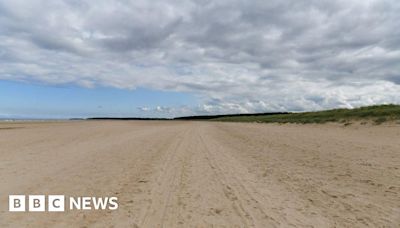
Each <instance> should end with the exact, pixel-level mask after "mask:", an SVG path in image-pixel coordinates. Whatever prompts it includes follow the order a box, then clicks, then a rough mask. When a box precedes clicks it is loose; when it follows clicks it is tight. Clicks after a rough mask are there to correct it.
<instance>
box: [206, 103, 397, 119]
mask: <svg viewBox="0 0 400 228" xmlns="http://www.w3.org/2000/svg"><path fill="white" fill-rule="evenodd" d="M213 120H215V121H231V122H262V123H303V124H305V123H327V122H341V123H345V124H346V123H350V122H351V121H372V122H374V123H375V124H381V123H383V122H386V121H398V120H400V105H393V104H390V105H374V106H367V107H361V108H355V109H333V110H326V111H317V112H302V113H290V114H283V115H282V114H278V115H268V116H234V117H220V118H215V119H213Z"/></svg>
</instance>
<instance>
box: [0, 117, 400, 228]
mask: <svg viewBox="0 0 400 228" xmlns="http://www.w3.org/2000/svg"><path fill="white" fill-rule="evenodd" d="M17 194H24V195H34V194H44V195H65V196H98V197H103V196H116V197H118V203H119V208H118V210H104V211H103V210H89V211H80V210H72V211H69V210H66V211H65V212H58V213H55V212H53V213H52V212H18V213H16V212H9V211H8V196H9V195H17ZM0 227H400V125H399V124H395V123H393V124H384V125H379V126H374V125H371V124H368V125H359V124H353V125H350V126H346V127H344V126H342V125H338V124H337V125H335V124H323V125H295V124H288V125H278V124H256V123H218V122H179V121H164V122H163V121H75V122H73V121H71V122H52V123H45V122H39V123H1V124H0Z"/></svg>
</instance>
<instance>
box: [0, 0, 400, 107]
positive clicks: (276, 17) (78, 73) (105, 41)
mask: <svg viewBox="0 0 400 228" xmlns="http://www.w3.org/2000/svg"><path fill="white" fill-rule="evenodd" d="M399 12H400V2H399V1H396V0H381V1H378V0H376V1H374V0H371V1H361V0H351V1H344V0H335V1H327V0H323V1H321V0H318V1H317V0H315V1H303V0H301V1H299V0H290V1H278V0H272V1H263V0H255V1H243V0H229V1H228V0H222V1H194V0H193V1H190V0H189V1H177V0H176V1H175V0H169V1H128V0H120V1H108V0H100V1H96V2H93V1H79V0H68V1H67V0H65V1H42V2H41V4H37V3H34V2H26V1H22V0H15V1H1V0H0V39H1V40H2V42H1V43H0V79H7V80H25V81H39V82H42V83H51V84H58V83H76V84H78V85H81V86H86V87H93V86H97V85H102V86H113V87H118V88H122V89H124V88H129V89H132V88H136V87H147V88H151V89H160V90H173V91H181V92H182V91H183V92H189V93H193V94H195V95H196V96H197V97H198V98H199V105H198V106H194V107H192V110H191V111H188V110H187V109H184V110H182V109H179V111H181V112H185V113H191V112H195V113H210V112H214V113H224V112H236V111H237V112H253V111H283V110H308V109H323V108H331V107H354V106H359V105H368V104H374V103H400V96H399V95H398V94H399V92H400V83H399V82H400V76H399V75H400V65H399V64H398V63H399V62H400V32H399V31H400V30H399V29H398V28H400V13H399ZM159 111H163V112H169V113H170V114H171V113H172V114H178V113H177V112H178V111H177V110H175V111H174V110H168V109H163V110H159Z"/></svg>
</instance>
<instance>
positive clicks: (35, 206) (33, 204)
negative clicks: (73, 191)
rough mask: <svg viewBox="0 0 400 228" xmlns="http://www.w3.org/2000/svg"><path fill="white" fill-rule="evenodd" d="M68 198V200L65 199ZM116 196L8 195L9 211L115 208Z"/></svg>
mask: <svg viewBox="0 0 400 228" xmlns="http://www.w3.org/2000/svg"><path fill="white" fill-rule="evenodd" d="M66 199H68V201H66ZM117 209H118V198H117V197H89V196H84V197H68V198H66V197H65V196H64V195H48V196H47V197H46V196H45V195H28V196H25V195H9V196H8V210H9V211H10V212H24V211H30V212H31V211H32V212H44V211H46V210H47V211H49V212H63V211H65V210H117Z"/></svg>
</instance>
